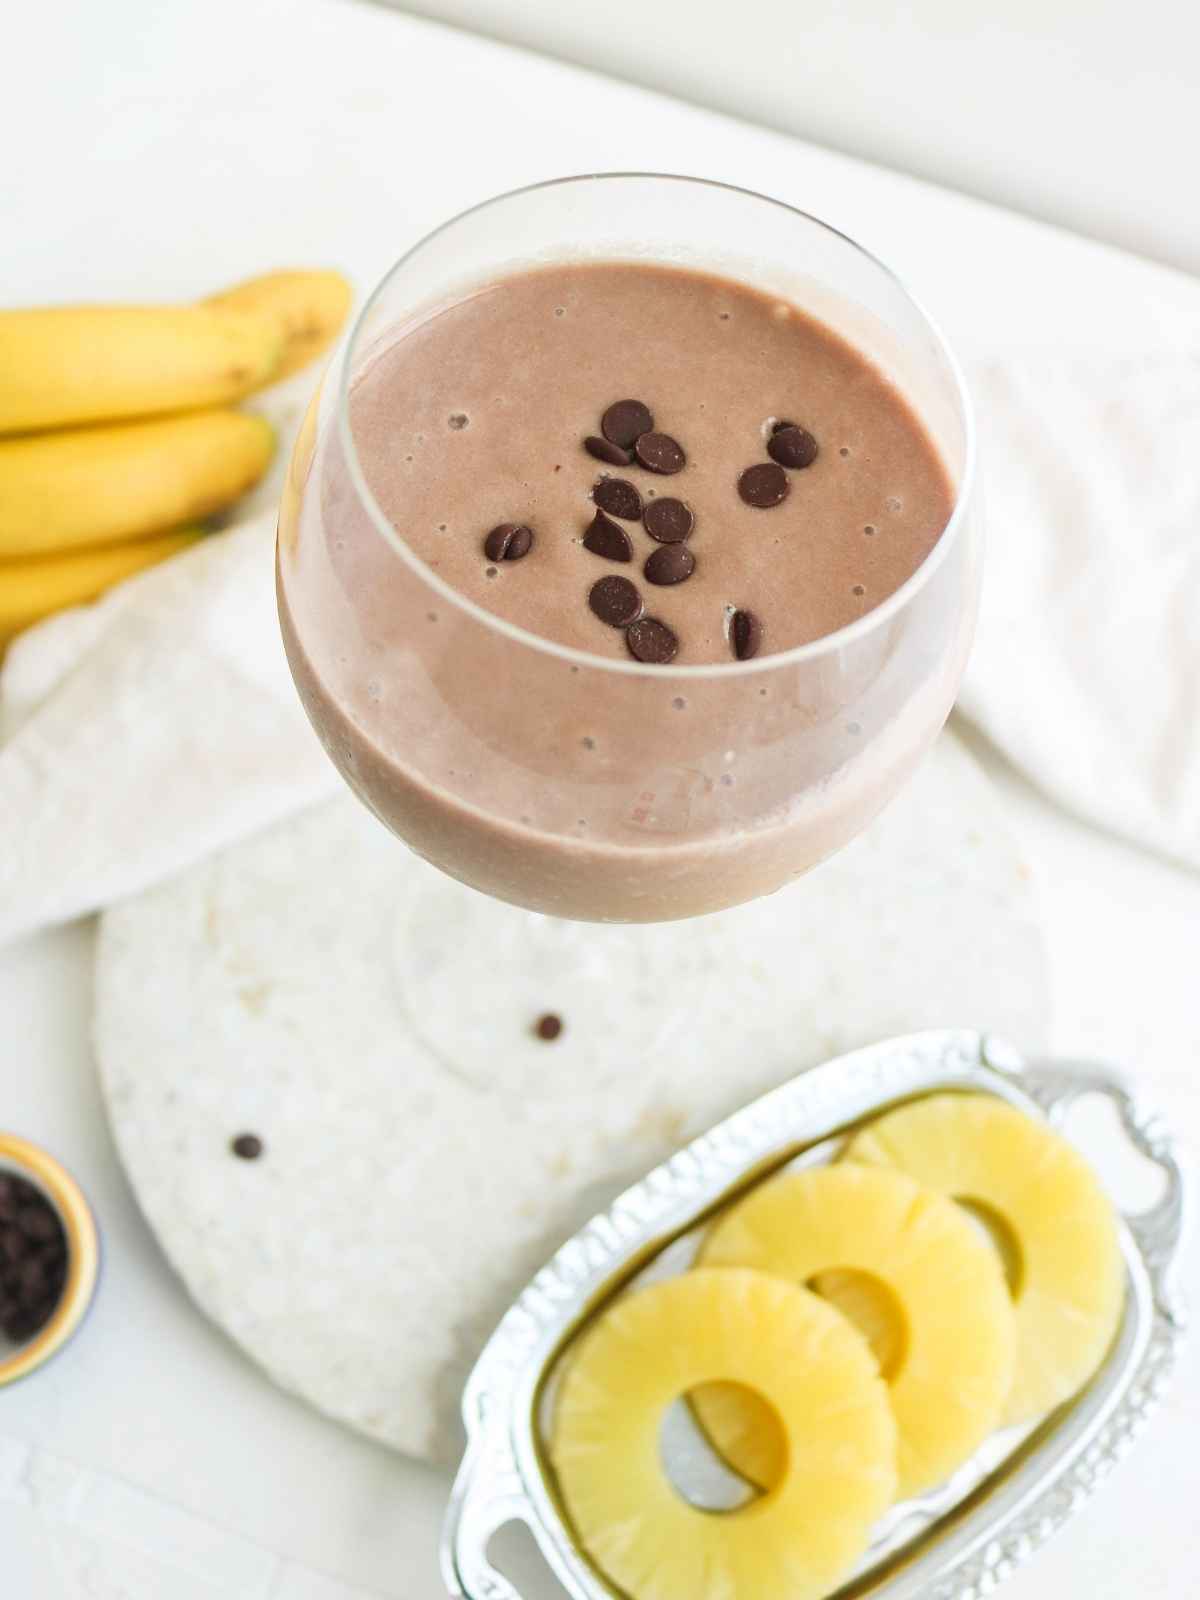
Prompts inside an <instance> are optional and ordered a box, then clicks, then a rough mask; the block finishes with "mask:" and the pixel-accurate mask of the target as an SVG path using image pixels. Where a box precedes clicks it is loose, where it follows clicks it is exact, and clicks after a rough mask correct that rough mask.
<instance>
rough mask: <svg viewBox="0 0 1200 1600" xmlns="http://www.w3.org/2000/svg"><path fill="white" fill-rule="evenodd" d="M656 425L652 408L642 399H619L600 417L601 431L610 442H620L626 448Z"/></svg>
mask: <svg viewBox="0 0 1200 1600" xmlns="http://www.w3.org/2000/svg"><path fill="white" fill-rule="evenodd" d="M653 426H654V418H653V417H652V416H651V415H650V408H649V407H648V406H644V405H643V404H642V402H641V401H640V400H617V401H615V402H614V403H613V404H612V405H611V406H609V408H608V410H607V411H606V412H605V413H604V415H603V416H602V417H601V418H600V432H601V433H602V434H603V435H604V437H605V438H606V439H607V440H608V442H609V444H619V445H622V446H624V447H625V448H626V449H627V448H628V447H629V446H630V445H631V444H632V443H633V442H634V440H635V439H637V438H639V437H640V436H641V435H642V434H643V433H649V432H650V429H651V428H652V427H653Z"/></svg>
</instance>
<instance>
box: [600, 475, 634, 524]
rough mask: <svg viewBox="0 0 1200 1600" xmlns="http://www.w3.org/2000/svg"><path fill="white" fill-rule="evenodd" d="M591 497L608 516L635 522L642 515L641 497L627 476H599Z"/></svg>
mask: <svg viewBox="0 0 1200 1600" xmlns="http://www.w3.org/2000/svg"><path fill="white" fill-rule="evenodd" d="M592 499H593V500H594V501H595V502H596V504H597V505H598V506H599V507H600V509H601V511H607V512H608V514H609V516H610V517H621V518H623V519H624V521H626V522H637V521H638V520H639V519H640V518H641V515H642V497H641V495H640V494H639V493H638V492H637V489H636V488H635V487H634V486H633V484H632V483H630V482H629V480H628V478H600V479H598V480H597V482H596V484H595V486H594V488H593V489H592Z"/></svg>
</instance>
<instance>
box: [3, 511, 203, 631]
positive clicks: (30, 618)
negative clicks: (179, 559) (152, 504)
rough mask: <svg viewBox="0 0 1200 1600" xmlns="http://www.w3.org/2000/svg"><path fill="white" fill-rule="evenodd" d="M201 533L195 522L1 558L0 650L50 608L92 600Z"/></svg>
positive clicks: (198, 536) (172, 553) (184, 545)
mask: <svg viewBox="0 0 1200 1600" xmlns="http://www.w3.org/2000/svg"><path fill="white" fill-rule="evenodd" d="M202 538H204V533H203V531H202V530H201V529H199V528H176V529H175V530H174V531H173V532H171V533H160V534H158V535H157V537H155V538H153V539H138V540H135V541H133V542H132V543H130V544H114V545H109V546H107V548H105V549H101V550H74V551H72V552H71V554H70V555H65V556H42V557H39V558H38V559H37V560H33V561H0V650H3V648H4V646H5V645H6V644H7V643H8V641H9V640H10V639H11V638H12V637H13V635H14V634H17V633H20V631H21V629H22V628H28V627H30V626H31V625H32V624H33V623H35V622H40V621H41V619H42V618H43V617H47V616H49V615H50V613H51V612H52V611H60V610H61V609H62V608H63V607H64V606H73V605H78V604H80V602H81V601H84V600H94V599H95V598H96V596H97V595H99V594H102V593H103V592H104V590H105V589H108V588H110V587H111V586H112V585H113V584H114V583H119V582H120V580H121V579H122V578H128V577H131V576H132V575H133V574H134V573H135V572H140V571H141V570H142V568H143V567H149V566H152V565H153V564H154V563H155V562H156V561H162V560H164V559H165V558H166V557H167V556H173V555H174V554H175V553H176V552H177V551H179V550H186V549H187V547H188V545H190V544H194V543H195V542H196V540H197V539H202Z"/></svg>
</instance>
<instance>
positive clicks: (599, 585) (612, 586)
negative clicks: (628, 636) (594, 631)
mask: <svg viewBox="0 0 1200 1600" xmlns="http://www.w3.org/2000/svg"><path fill="white" fill-rule="evenodd" d="M618 531H619V530H618ZM588 605H589V606H590V607H591V609H592V611H593V612H594V614H595V615H596V616H598V617H599V618H600V621H601V622H606V623H607V624H608V626H609V627H610V628H627V627H628V626H629V625H630V623H631V622H636V621H637V619H638V618H639V617H640V616H641V614H642V597H641V595H640V594H639V593H638V591H637V587H636V585H635V584H632V583H630V581H629V579H628V578H618V577H611V578H600V579H598V580H597V582H595V583H594V584H593V585H592V587H591V588H590V589H589V590H588Z"/></svg>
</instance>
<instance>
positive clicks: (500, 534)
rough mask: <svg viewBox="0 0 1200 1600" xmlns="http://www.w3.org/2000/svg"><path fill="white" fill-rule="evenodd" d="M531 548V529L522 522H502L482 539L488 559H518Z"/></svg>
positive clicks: (525, 554)
mask: <svg viewBox="0 0 1200 1600" xmlns="http://www.w3.org/2000/svg"><path fill="white" fill-rule="evenodd" d="M532 549H533V529H532V528H529V527H526V525H525V523H523V522H502V523H500V524H499V526H498V527H495V528H493V529H492V531H491V533H489V534H488V536H487V538H486V539H485V540H484V541H483V553H484V555H485V556H486V557H487V558H488V560H489V561H520V559H521V557H522V556H527V555H528V554H529V552H530V551H531V550H532Z"/></svg>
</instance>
